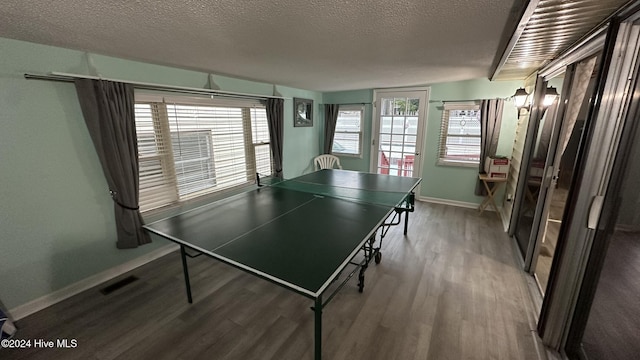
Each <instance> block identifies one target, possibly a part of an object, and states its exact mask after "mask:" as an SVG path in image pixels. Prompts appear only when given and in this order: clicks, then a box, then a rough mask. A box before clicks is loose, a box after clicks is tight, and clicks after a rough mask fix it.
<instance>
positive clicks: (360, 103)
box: [320, 102, 373, 105]
mask: <svg viewBox="0 0 640 360" xmlns="http://www.w3.org/2000/svg"><path fill="white" fill-rule="evenodd" d="M371 104H373V103H370V102H368V103H367V102H358V103H336V104H334V103H326V104H323V103H320V105H371Z"/></svg>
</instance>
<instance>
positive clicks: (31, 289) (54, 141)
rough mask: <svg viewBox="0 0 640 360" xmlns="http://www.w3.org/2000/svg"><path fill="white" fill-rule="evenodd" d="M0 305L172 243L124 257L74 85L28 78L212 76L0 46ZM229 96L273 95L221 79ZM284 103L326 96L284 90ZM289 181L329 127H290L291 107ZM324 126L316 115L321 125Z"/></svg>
mask: <svg viewBox="0 0 640 360" xmlns="http://www.w3.org/2000/svg"><path fill="white" fill-rule="evenodd" d="M0 54H2V55H1V56H0V299H1V300H2V301H3V302H4V304H5V305H6V306H7V307H8V308H14V307H16V306H19V305H23V304H25V303H27V302H29V301H31V300H34V299H37V298H39V297H41V296H44V295H46V294H49V293H51V292H53V291H56V290H58V289H61V288H63V287H65V286H67V285H70V284H72V283H74V282H77V281H80V280H82V279H84V278H87V277H89V276H91V275H94V274H97V273H100V272H102V271H105V270H108V269H110V268H113V267H115V266H117V265H119V264H122V263H125V262H127V261H130V260H132V259H134V258H136V257H139V256H141V255H143V254H145V253H148V252H150V251H153V250H155V249H158V248H159V247H161V246H164V245H167V244H168V242H166V241H164V240H155V241H154V243H152V244H150V245H145V246H143V247H140V248H138V249H133V250H117V249H116V247H115V236H116V235H115V231H114V230H115V225H114V219H113V204H112V201H111V198H110V197H109V192H108V189H107V184H106V181H105V180H104V176H103V173H102V169H101V167H100V164H99V162H98V157H97V155H96V153H95V150H94V147H93V144H92V142H91V139H90V137H89V133H88V131H87V129H86V126H85V124H84V119H83V117H82V113H81V111H80V107H79V104H78V100H77V97H76V93H75V88H74V86H73V84H70V83H57V82H50V81H38V80H26V79H25V78H24V73H41V74H45V73H49V72H66V73H77V74H89V75H92V74H94V73H93V72H92V71H93V70H97V73H99V74H100V75H101V76H103V77H105V78H116V79H123V80H129V81H140V82H150V83H158V84H168V85H178V86H185V87H200V88H202V87H204V86H205V85H206V84H207V82H208V75H207V74H205V73H200V72H195V71H188V70H183V69H176V68H170V67H165V66H158V65H151V64H145V63H140V62H135V61H128V60H123V59H117V58H112V57H106V56H100V55H94V54H92V55H90V60H91V61H88V60H87V59H88V58H87V56H86V55H85V54H84V53H82V52H79V51H73V50H68V49H62V48H56V47H50V46H43V45H37V44H32V43H27V42H22V41H15V40H9V39H3V38H0ZM214 83H215V85H217V86H218V87H219V88H220V89H222V90H227V91H236V92H245V93H254V94H263V95H271V94H273V92H274V87H273V85H271V84H263V83H256V82H251V81H246V80H239V79H233V78H229V77H223V76H214ZM275 91H276V92H277V93H279V94H280V95H282V96H284V97H289V98H292V97H303V98H308V99H313V100H314V101H315V104H316V106H315V109H314V110H315V111H316V114H319V113H320V105H319V104H320V103H321V102H322V94H321V93H318V92H312V91H305V90H299V89H293V88H288V87H281V86H278V87H276V88H275ZM284 106H285V108H284V110H285V124H284V125H285V129H284V133H285V142H284V162H285V166H284V169H285V170H284V175H285V177H293V176H296V175H299V174H302V173H303V172H305V171H307V170H308V169H309V168H310V165H311V159H312V158H313V157H314V156H316V155H317V154H318V153H319V151H318V149H319V148H320V143H319V141H320V139H321V133H322V126H321V125H319V123H318V121H316V122H315V126H314V127H309V128H293V101H292V100H291V99H287V100H285V104H284ZM316 119H317V117H316Z"/></svg>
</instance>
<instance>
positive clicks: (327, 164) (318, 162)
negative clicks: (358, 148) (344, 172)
mask: <svg viewBox="0 0 640 360" xmlns="http://www.w3.org/2000/svg"><path fill="white" fill-rule="evenodd" d="M313 162H314V163H315V168H316V170H320V169H333V168H334V167H337V168H338V169H342V165H340V159H339V158H338V157H337V156H335V155H329V154H324V155H318V156H316V157H315V159H314V161H313Z"/></svg>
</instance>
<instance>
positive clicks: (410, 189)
mask: <svg viewBox="0 0 640 360" xmlns="http://www.w3.org/2000/svg"><path fill="white" fill-rule="evenodd" d="M420 181H421V179H419V178H411V177H399V176H392V175H379V174H370V173H361V172H355V171H348V170H329V169H325V170H320V171H317V172H313V173H310V174H306V175H302V176H299V177H296V178H293V179H289V180H284V181H279V182H273V183H272V184H269V185H260V186H259V187H257V188H255V189H252V190H251V191H247V192H244V193H241V194H238V195H234V196H231V197H229V198H226V199H224V200H220V201H217V202H213V203H210V204H207V205H204V206H201V207H198V208H195V209H193V210H189V211H186V212H184V213H182V214H178V215H175V216H172V217H169V218H166V219H162V220H158V221H155V222H153V223H150V224H148V225H145V226H144V228H145V229H146V230H147V231H149V232H151V233H154V234H157V235H159V236H161V237H163V238H166V239H168V240H171V241H173V242H175V243H177V244H178V245H180V254H181V259H182V266H183V271H184V280H185V285H186V290H187V299H188V301H189V303H191V302H192V301H193V299H192V294H191V285H190V281H189V270H188V266H187V257H195V256H199V255H202V254H204V255H206V256H209V257H212V258H214V259H217V260H219V261H222V262H224V263H227V264H229V265H232V266H234V267H236V268H238V269H241V270H243V271H246V272H248V273H250V274H253V275H255V276H258V277H261V278H263V279H266V280H269V281H271V282H273V283H275V284H278V285H280V286H282V287H284V288H286V289H289V290H291V291H294V292H296V293H299V294H301V295H303V296H306V297H307V298H310V299H312V300H313V301H314V305H313V307H312V309H313V311H314V322H315V324H314V356H315V359H316V360H320V359H321V356H322V346H321V338H322V310H323V308H324V307H325V306H326V305H327V304H328V303H329V301H331V299H333V297H334V296H335V295H336V293H337V292H338V291H340V289H342V288H343V287H344V285H345V284H346V283H347V282H348V281H349V279H350V278H351V277H353V275H354V274H355V273H356V272H359V274H358V289H359V291H360V292H362V291H363V289H364V273H365V270H366V269H367V266H368V265H369V263H370V262H371V261H372V260H374V261H375V262H376V263H379V262H380V261H381V252H380V248H381V246H382V240H383V237H384V235H385V234H386V232H387V231H388V230H389V228H390V227H391V226H394V225H399V224H400V223H401V221H402V220H401V219H402V214H403V213H404V214H405V217H404V233H405V234H406V233H407V224H408V218H409V212H412V211H413V205H414V190H415V188H416V187H417V186H418V184H419V183H420ZM377 233H379V236H378V237H377V236H376V234H377ZM376 238H377V240H376ZM192 252H194V253H195V255H193V254H191V253H192ZM348 266H353V270H352V271H351V272H350V273H348V274H347V275H345V276H343V275H342V273H343V270H344V269H345V268H346V267H348ZM336 282H337V284H338V285H333V286H331V285H332V284H335V283H336ZM330 286H331V292H330V294H328V296H326V298H325V297H324V296H325V295H327V294H325V292H329V291H327V289H328V288H329V287H330ZM323 298H324V300H323Z"/></svg>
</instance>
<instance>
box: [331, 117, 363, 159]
mask: <svg viewBox="0 0 640 360" xmlns="http://www.w3.org/2000/svg"><path fill="white" fill-rule="evenodd" d="M341 111H356V112H359V113H360V128H359V129H358V131H357V132H356V131H338V123H337V122H336V131H335V134H358V153H357V154H353V153H348V152H341V151H336V150H334V148H333V146H334V144H335V140H336V139H335V135H334V140H333V141H334V144H331V153H332V154H334V155H339V156H348V157H356V158H362V140H363V134H364V105H339V106H338V119H340V112H341ZM338 121H339V120H338Z"/></svg>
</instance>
